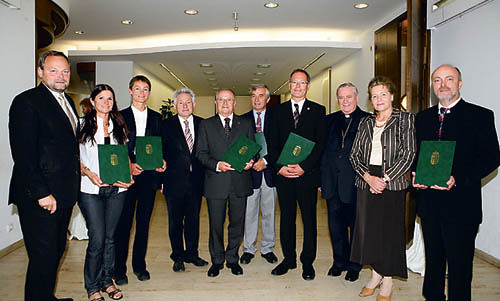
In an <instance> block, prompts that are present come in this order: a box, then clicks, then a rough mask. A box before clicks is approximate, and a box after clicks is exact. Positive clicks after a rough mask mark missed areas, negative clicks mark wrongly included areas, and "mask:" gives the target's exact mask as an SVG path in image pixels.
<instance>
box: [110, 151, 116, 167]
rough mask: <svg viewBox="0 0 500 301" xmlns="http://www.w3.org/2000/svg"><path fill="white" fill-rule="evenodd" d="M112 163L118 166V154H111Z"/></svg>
mask: <svg viewBox="0 0 500 301" xmlns="http://www.w3.org/2000/svg"><path fill="white" fill-rule="evenodd" d="M110 159H111V160H110V161H111V165H112V166H116V165H118V155H117V154H111V158H110Z"/></svg>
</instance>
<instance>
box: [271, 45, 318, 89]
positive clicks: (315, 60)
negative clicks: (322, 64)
mask: <svg viewBox="0 0 500 301" xmlns="http://www.w3.org/2000/svg"><path fill="white" fill-rule="evenodd" d="M325 55H326V52H322V53H321V54H319V55H317V56H316V57H315V58H313V59H312V60H311V61H310V62H309V63H307V64H306V65H305V66H304V67H302V68H301V69H303V70H306V69H307V68H309V67H311V65H312V64H314V63H316V62H317V61H318V60H319V59H320V58H322V57H324V56H325ZM289 81H290V80H289V79H287V80H286V81H285V82H284V83H283V84H281V86H279V87H278V89H276V90H274V91H273V93H272V94H276V92H278V91H279V90H281V88H283V87H284V86H285V85H286V84H288V82H289Z"/></svg>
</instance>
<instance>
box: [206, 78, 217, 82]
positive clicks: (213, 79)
mask: <svg viewBox="0 0 500 301" xmlns="http://www.w3.org/2000/svg"><path fill="white" fill-rule="evenodd" d="M207 80H208V81H211V82H213V81H216V80H217V79H216V78H215V77H209V78H207Z"/></svg>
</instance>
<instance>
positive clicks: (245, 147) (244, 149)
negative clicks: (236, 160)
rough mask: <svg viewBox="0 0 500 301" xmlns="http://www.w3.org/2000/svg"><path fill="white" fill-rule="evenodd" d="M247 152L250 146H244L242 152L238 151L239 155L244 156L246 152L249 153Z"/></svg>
mask: <svg viewBox="0 0 500 301" xmlns="http://www.w3.org/2000/svg"><path fill="white" fill-rule="evenodd" d="M247 150H248V146H246V145H243V146H242V147H241V148H240V150H239V151H238V154H240V155H243V154H244V153H246V152H247Z"/></svg>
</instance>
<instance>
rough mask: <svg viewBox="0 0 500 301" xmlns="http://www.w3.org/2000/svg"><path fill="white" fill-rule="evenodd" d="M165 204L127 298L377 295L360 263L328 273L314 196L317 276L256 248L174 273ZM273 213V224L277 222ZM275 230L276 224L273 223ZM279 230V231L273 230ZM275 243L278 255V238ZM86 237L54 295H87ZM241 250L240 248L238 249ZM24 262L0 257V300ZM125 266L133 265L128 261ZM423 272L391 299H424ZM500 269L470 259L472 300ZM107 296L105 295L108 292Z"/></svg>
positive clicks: (494, 296) (12, 290) (160, 202)
mask: <svg viewBox="0 0 500 301" xmlns="http://www.w3.org/2000/svg"><path fill="white" fill-rule="evenodd" d="M166 212H167V208H166V204H165V200H164V198H163V196H161V195H159V194H158V195H157V200H156V205H155V209H154V212H153V217H152V221H151V231H150V240H149V249H148V253H147V264H148V270H149V271H150V273H151V280H149V281H146V282H140V281H138V280H137V278H136V277H135V276H134V275H133V274H132V273H131V272H129V274H128V277H129V284H128V285H126V286H123V287H121V289H123V292H124V295H125V298H124V299H126V300H151V301H157V300H158V301H159V300H217V301H225V300H228V301H234V300H252V301H253V300H259V301H266V300H287V301H295V300H307V301H312V300H358V301H359V300H375V299H376V297H375V295H374V296H371V297H366V298H361V297H358V293H359V291H360V290H361V288H362V287H363V285H364V284H365V283H366V282H367V281H368V279H369V277H370V270H369V269H363V270H362V271H361V273H360V280H358V281H356V282H348V281H345V280H344V279H343V276H344V275H342V277H337V278H332V277H328V276H326V273H327V271H328V269H329V268H330V266H331V263H332V251H331V244H330V240H329V236H328V226H327V217H326V214H327V212H326V205H325V201H324V200H320V201H319V202H318V252H317V259H316V261H315V263H314V267H315V269H316V279H315V280H313V281H304V280H302V278H301V268H300V266H299V268H298V269H295V270H292V271H290V272H289V273H288V274H286V275H284V276H280V277H276V276H272V275H271V270H272V269H273V267H274V265H271V264H269V263H267V262H266V261H265V260H264V259H263V258H261V257H260V255H259V253H257V256H256V257H255V258H254V259H253V260H252V262H251V263H250V264H249V265H242V267H243V270H244V274H243V275H242V276H234V275H232V274H231V272H230V270H229V269H227V268H225V269H224V270H222V271H221V274H220V275H219V277H216V278H209V277H207V274H206V273H207V270H208V267H202V268H198V267H195V266H194V265H191V264H186V271H185V272H183V273H174V272H173V271H172V264H173V262H172V261H171V260H170V257H169V255H170V243H169V240H168V235H167V213H166ZM278 219H279V214H277V220H276V225H279V220H278ZM200 230H201V234H200V256H201V257H202V258H204V259H205V260H209V259H210V256H209V253H208V216H207V208H206V203H205V201H203V207H202V211H201V225H200ZM277 230H278V229H277ZM277 233H279V231H277ZM301 236H302V233H301V222H300V218H298V219H297V237H298V243H297V246H299V248H298V250H299V251H300V249H301V241H302V237H301ZM277 241H278V243H277V246H276V249H275V253H276V255H277V256H278V257H279V259H280V260H281V259H282V253H281V248H280V245H279V240H277ZM86 246H87V241H77V240H72V241H70V242H69V243H68V249H67V252H66V255H65V257H64V260H63V262H62V264H61V268H60V272H59V279H58V285H57V290H56V295H57V296H58V297H72V298H74V299H75V300H82V301H84V300H87V296H86V293H85V290H84V287H83V262H84V255H85V248H86ZM240 253H241V252H240ZM26 265H27V257H26V251H25V249H24V247H21V248H19V249H17V250H15V251H14V252H12V253H10V254H8V255H6V256H4V257H3V258H0V300H5V301H7V300H8V301H14V300H23V287H24V278H25V271H26ZM129 271H131V267H130V264H129ZM422 282H423V277H421V276H420V275H418V274H415V273H412V272H409V278H408V280H405V281H401V280H395V281H394V287H395V290H394V294H393V300H423V298H422V297H421V293H420V292H421V287H422ZM499 284H500V269H498V268H497V267H494V266H492V265H490V264H488V263H486V262H485V261H483V260H481V259H478V258H476V260H475V262H474V280H473V288H472V294H473V300H500V285H499ZM105 298H106V300H109V298H108V297H107V296H106V297H105Z"/></svg>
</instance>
